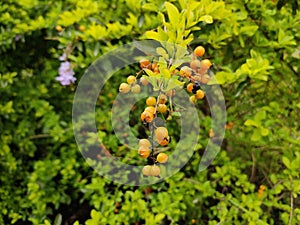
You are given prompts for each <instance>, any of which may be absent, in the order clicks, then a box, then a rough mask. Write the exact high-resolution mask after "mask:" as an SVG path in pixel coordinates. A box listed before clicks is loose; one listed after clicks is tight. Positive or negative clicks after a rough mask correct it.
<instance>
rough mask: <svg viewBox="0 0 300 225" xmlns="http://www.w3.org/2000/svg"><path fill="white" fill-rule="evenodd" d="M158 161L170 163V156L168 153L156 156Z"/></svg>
mask: <svg viewBox="0 0 300 225" xmlns="http://www.w3.org/2000/svg"><path fill="white" fill-rule="evenodd" d="M156 160H157V162H159V163H166V162H167V161H168V155H167V154H166V153H163V152H161V153H159V154H158V155H157V156H156Z"/></svg>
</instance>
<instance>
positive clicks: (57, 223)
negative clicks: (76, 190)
mask: <svg viewBox="0 0 300 225" xmlns="http://www.w3.org/2000/svg"><path fill="white" fill-rule="evenodd" d="M61 224H62V215H61V214H60V213H59V214H57V216H56V217H55V219H54V222H53V225H61Z"/></svg>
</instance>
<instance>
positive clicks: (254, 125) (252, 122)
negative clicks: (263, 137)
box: [244, 119, 260, 127]
mask: <svg viewBox="0 0 300 225" xmlns="http://www.w3.org/2000/svg"><path fill="white" fill-rule="evenodd" d="M244 125H246V126H248V127H249V126H253V127H259V126H260V124H259V123H258V122H257V121H254V120H251V119H248V120H246V121H245V123H244Z"/></svg>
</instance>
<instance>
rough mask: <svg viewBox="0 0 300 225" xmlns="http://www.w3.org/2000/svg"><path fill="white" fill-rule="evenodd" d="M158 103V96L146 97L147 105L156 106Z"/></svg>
mask: <svg viewBox="0 0 300 225" xmlns="http://www.w3.org/2000/svg"><path fill="white" fill-rule="evenodd" d="M155 104H156V98H155V97H152V96H151V97H148V98H147V99H146V105H148V106H154V105H155Z"/></svg>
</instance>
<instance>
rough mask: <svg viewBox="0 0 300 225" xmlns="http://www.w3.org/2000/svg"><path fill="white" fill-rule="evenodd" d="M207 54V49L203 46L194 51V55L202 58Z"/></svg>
mask: <svg viewBox="0 0 300 225" xmlns="http://www.w3.org/2000/svg"><path fill="white" fill-rule="evenodd" d="M204 53H205V48H204V47H203V46H198V47H196V48H195V49H194V54H195V55H196V56H198V57H202V56H203V55H204Z"/></svg>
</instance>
